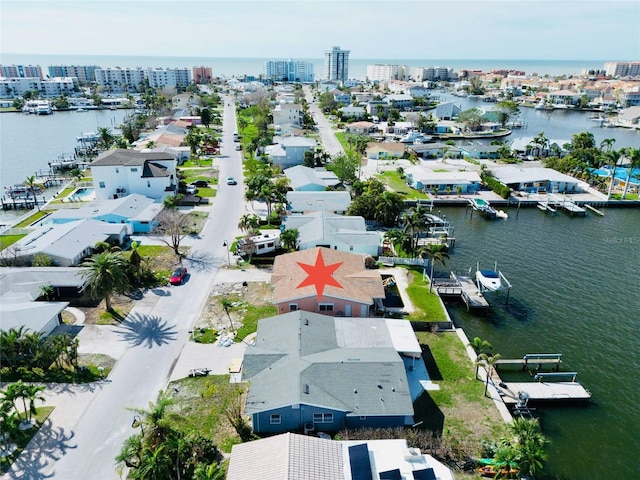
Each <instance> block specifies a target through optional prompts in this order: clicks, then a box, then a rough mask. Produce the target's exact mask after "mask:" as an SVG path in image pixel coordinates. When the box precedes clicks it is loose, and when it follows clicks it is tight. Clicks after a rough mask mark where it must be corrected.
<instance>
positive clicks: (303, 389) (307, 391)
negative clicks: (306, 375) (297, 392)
mask: <svg viewBox="0 0 640 480" xmlns="http://www.w3.org/2000/svg"><path fill="white" fill-rule="evenodd" d="M302 391H303V392H304V393H306V394H307V395H308V394H309V384H308V383H305V384H304V387H302Z"/></svg>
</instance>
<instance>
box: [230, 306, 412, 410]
mask: <svg viewBox="0 0 640 480" xmlns="http://www.w3.org/2000/svg"><path fill="white" fill-rule="evenodd" d="M355 323H357V324H358V326H359V329H367V328H370V329H373V330H375V332H374V333H373V334H371V335H359V334H356V335H353V333H354V332H357V331H358V329H356V328H354V326H353V325H352V324H355ZM345 336H346V337H347V338H348V339H346V340H345ZM339 340H340V342H339ZM340 344H343V345H344V344H346V345H349V346H348V347H340ZM274 352H280V353H281V354H282V356H281V357H280V358H278V359H276V356H275V355H274ZM244 362H245V370H244V372H243V375H244V378H245V379H248V380H250V382H251V386H250V388H249V394H248V397H247V405H246V412H247V413H248V414H253V413H258V412H261V411H266V410H271V409H273V408H277V407H281V406H286V405H291V404H301V403H302V404H310V405H319V406H323V407H326V408H331V409H335V410H340V411H344V412H347V413H348V415H358V416H360V415H365V416H366V415H392V416H400V415H402V416H412V415H413V404H412V401H411V395H410V392H409V386H408V382H407V376H406V373H405V367H404V363H403V361H402V359H401V358H400V356H399V355H398V353H397V352H396V350H395V349H394V348H393V347H392V342H391V338H390V335H389V332H388V330H387V328H386V324H385V323H384V320H381V319H365V318H332V317H328V316H325V315H320V314H315V313H310V312H303V311H298V312H291V313H287V314H284V315H278V316H276V317H270V318H266V319H263V320H261V321H260V322H259V325H258V335H257V338H256V344H255V346H252V347H249V348H248V349H247V351H246V353H245V360H244ZM259 365H261V366H262V367H263V368H262V370H259V369H258V368H257V366H259ZM247 366H248V368H247Z"/></svg>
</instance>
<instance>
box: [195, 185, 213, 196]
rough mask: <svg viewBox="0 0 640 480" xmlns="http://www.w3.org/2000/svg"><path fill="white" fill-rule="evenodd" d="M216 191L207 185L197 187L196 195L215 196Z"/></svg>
mask: <svg viewBox="0 0 640 480" xmlns="http://www.w3.org/2000/svg"><path fill="white" fill-rule="evenodd" d="M216 193H218V190H216V189H215V188H209V187H198V190H197V191H196V195H198V196H199V197H202V198H213V197H215V196H216Z"/></svg>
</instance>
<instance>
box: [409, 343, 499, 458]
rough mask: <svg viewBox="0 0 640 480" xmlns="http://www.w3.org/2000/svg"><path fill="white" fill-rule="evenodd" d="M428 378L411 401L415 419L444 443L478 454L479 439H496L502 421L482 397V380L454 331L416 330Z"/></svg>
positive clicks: (489, 402)
mask: <svg viewBox="0 0 640 480" xmlns="http://www.w3.org/2000/svg"><path fill="white" fill-rule="evenodd" d="M416 336H417V337H418V341H419V342H420V344H421V345H422V346H423V351H424V352H425V353H424V355H423V358H424V359H425V364H426V366H427V370H428V371H429V376H430V377H431V380H432V381H433V382H434V383H436V384H437V385H438V386H439V390H429V391H427V392H425V393H423V394H422V396H421V397H419V398H418V400H417V401H416V402H415V403H414V408H415V410H416V415H415V421H416V422H420V421H422V422H424V425H425V426H426V427H427V428H430V429H432V430H434V431H440V432H442V434H443V438H444V440H445V443H446V444H447V445H451V446H455V445H457V446H458V447H459V448H460V449H464V450H465V451H466V452H467V453H468V454H475V455H478V454H479V453H480V452H479V450H480V442H481V441H482V440H495V439H497V438H500V436H501V435H502V434H503V433H504V431H505V423H504V421H503V420H502V417H501V416H500V414H499V413H498V410H497V409H496V408H495V405H494V403H493V401H492V400H491V399H490V398H488V397H485V396H484V383H483V382H482V381H480V380H475V367H474V366H473V363H472V362H471V360H470V359H469V357H468V355H467V353H466V351H465V347H464V345H463V344H462V342H461V341H460V339H459V337H458V336H457V334H456V333H455V332H443V333H427V332H417V333H416Z"/></svg>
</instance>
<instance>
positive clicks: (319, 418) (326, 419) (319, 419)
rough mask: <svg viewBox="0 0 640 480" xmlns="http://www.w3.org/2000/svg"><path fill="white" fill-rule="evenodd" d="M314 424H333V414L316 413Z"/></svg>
mask: <svg viewBox="0 0 640 480" xmlns="http://www.w3.org/2000/svg"><path fill="white" fill-rule="evenodd" d="M313 423H333V413H314V414H313Z"/></svg>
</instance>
